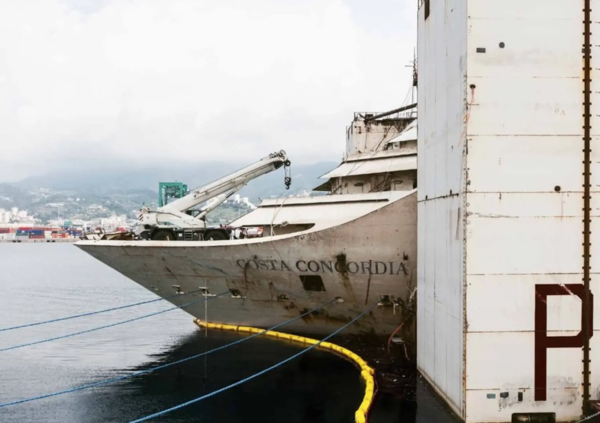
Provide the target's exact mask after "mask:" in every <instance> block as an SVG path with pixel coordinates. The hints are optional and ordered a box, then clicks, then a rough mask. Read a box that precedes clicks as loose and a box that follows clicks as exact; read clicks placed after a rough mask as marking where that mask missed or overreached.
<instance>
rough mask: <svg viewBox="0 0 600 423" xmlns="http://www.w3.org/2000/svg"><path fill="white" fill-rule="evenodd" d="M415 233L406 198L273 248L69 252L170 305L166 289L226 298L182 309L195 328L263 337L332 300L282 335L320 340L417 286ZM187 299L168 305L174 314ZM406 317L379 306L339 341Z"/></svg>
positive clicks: (180, 245) (245, 244)
mask: <svg viewBox="0 0 600 423" xmlns="http://www.w3.org/2000/svg"><path fill="white" fill-rule="evenodd" d="M332 206H333V207H339V206H337V205H332ZM416 223H417V222H416V195H415V194H411V195H409V196H407V197H405V198H402V199H400V200H398V201H395V202H393V203H391V204H389V205H386V206H384V207H382V208H380V209H378V210H376V211H374V212H371V213H369V214H366V215H364V216H362V217H360V218H358V219H356V220H353V221H350V222H347V223H345V224H342V225H339V226H333V227H330V228H327V229H323V230H308V231H303V232H299V233H297V234H293V235H289V236H283V237H275V238H272V239H270V238H261V239H252V240H238V241H226V242H225V241H223V242H221V243H214V242H213V243H208V242H207V243H194V245H193V246H191V244H190V243H189V242H185V241H183V242H161V241H152V242H149V241H145V242H130V241H123V242H119V241H83V242H80V243H78V244H76V245H77V246H78V247H79V248H81V249H82V250H83V251H85V252H87V253H89V254H90V255H92V256H94V257H95V258H97V259H98V260H100V261H101V262H103V263H105V264H106V265H108V266H110V267H112V268H114V269H115V270H117V271H118V272H120V273H122V274H123V275H125V276H127V277H128V278H130V279H132V280H133V281H135V282H137V283H138V284H140V285H142V286H144V287H145V288H147V289H149V290H151V291H153V292H155V293H156V294H158V295H160V296H163V297H167V296H173V294H174V293H175V291H174V288H173V285H178V286H179V287H181V289H182V290H183V291H192V290H197V289H198V288H199V287H207V288H208V290H209V292H210V294H218V293H221V292H226V291H228V293H227V294H226V295H223V296H219V297H218V298H214V299H212V300H210V301H208V302H205V303H199V304H198V305H194V306H191V307H188V308H186V309H185V310H186V311H187V312H188V313H190V314H191V315H193V316H195V317H197V318H199V319H204V318H205V313H206V314H207V316H208V320H209V321H211V322H221V323H230V324H237V325H249V326H255V327H263V328H266V327H270V326H273V325H276V324H278V323H281V322H282V321H285V320H288V319H291V318H293V317H296V316H298V315H300V314H302V313H304V312H306V311H307V310H309V309H312V308H314V307H317V306H318V305H320V304H323V303H326V302H328V301H330V300H331V299H332V298H334V297H340V298H341V299H342V300H343V302H337V303H334V304H331V305H329V306H327V307H325V308H324V309H323V310H322V312H320V313H317V314H313V315H312V316H311V317H309V318H305V319H299V320H297V321H296V322H294V323H292V324H290V325H288V326H286V331H289V332H295V333H303V334H325V333H330V332H332V331H333V330H334V329H335V328H338V327H340V326H341V325H343V324H344V323H346V322H348V321H350V320H351V319H352V318H353V317H355V316H356V315H357V314H358V313H360V312H361V311H362V310H364V309H365V308H366V307H368V306H370V305H372V304H374V303H376V302H379V301H380V300H381V298H382V296H394V298H395V299H397V300H399V301H400V303H402V302H405V301H407V299H408V297H409V296H410V293H411V292H412V291H413V289H414V286H415V285H416V274H415V272H416V232H417V228H416ZM232 293H234V294H238V293H239V294H240V295H239V297H238V298H236V296H235V295H232ZM194 295H195V294H191V295H189V296H188V295H185V296H180V297H176V298H175V299H173V300H170V301H171V302H173V303H174V304H183V303H185V302H189V301H192V299H190V298H197V297H195V296H194ZM199 295H201V294H198V296H199ZM405 315H406V313H405V312H404V311H403V308H402V307H399V306H398V305H397V306H396V307H394V306H392V305H391V304H384V305H381V306H379V307H376V308H375V309H374V310H373V312H372V313H371V314H370V315H369V316H366V317H365V318H363V319H361V320H360V321H359V322H358V323H357V324H355V325H353V326H352V327H351V328H348V329H347V333H375V334H389V333H391V332H392V331H393V330H394V329H396V328H397V327H398V325H400V323H401V322H402V321H403V316H405Z"/></svg>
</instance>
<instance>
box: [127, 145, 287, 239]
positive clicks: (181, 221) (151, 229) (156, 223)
mask: <svg viewBox="0 0 600 423" xmlns="http://www.w3.org/2000/svg"><path fill="white" fill-rule="evenodd" d="M290 164H291V163H290V160H289V159H288V157H287V155H286V153H285V151H283V150H281V151H279V152H275V153H272V154H269V155H268V156H267V157H264V158H262V159H261V160H259V161H257V162H255V163H253V164H251V165H249V166H246V167H244V168H243V169H240V170H238V171H236V172H233V173H231V174H229V175H227V176H225V177H223V178H220V179H218V180H216V181H213V182H211V183H209V184H207V185H204V186H202V187H200V188H197V189H195V190H193V191H191V192H190V193H189V194H187V195H185V196H184V197H182V198H179V199H177V200H175V201H173V202H171V203H168V204H166V205H164V206H162V207H159V208H157V209H156V210H151V209H149V208H144V209H142V212H141V214H140V216H139V220H140V225H139V229H138V231H137V233H138V235H139V236H140V237H141V238H144V239H152V240H205V239H213V240H224V239H229V238H230V233H229V232H228V231H227V230H226V229H223V228H213V229H208V228H206V221H205V219H204V218H205V216H206V215H207V214H208V213H209V212H210V211H212V210H214V209H215V208H216V207H217V206H218V205H219V204H222V203H223V202H224V201H225V200H227V199H228V198H229V197H231V196H232V195H233V194H235V193H236V192H238V191H239V190H240V189H242V188H243V187H244V186H246V184H248V182H250V181H252V180H253V179H256V178H258V177H260V176H262V175H265V174H267V173H270V172H273V171H275V170H277V169H279V168H281V167H285V168H286V169H287V168H289V166H290ZM284 182H285V186H286V189H289V187H290V184H291V182H292V179H291V177H290V176H289V175H287V173H286V176H285V179H284ZM208 200H213V202H212V204H209V205H207V206H206V207H204V209H202V210H200V211H199V213H198V214H197V215H193V214H192V213H191V210H192V209H193V208H194V207H196V206H198V205H200V204H202V203H204V202H206V201H208Z"/></svg>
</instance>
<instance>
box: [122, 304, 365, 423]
mask: <svg viewBox="0 0 600 423" xmlns="http://www.w3.org/2000/svg"><path fill="white" fill-rule="evenodd" d="M375 306H377V303H376V304H373V305H372V306H371V307H369V308H368V309H366V310H365V311H363V312H362V313H361V314H359V315H358V316H357V317H355V318H354V319H352V320H351V321H350V322H348V323H346V324H345V325H344V326H342V327H341V328H339V329H338V330H336V331H335V332H333V333H332V334H331V335H327V336H326V337H325V338H323V339H322V340H320V341H319V342H317V343H316V344H314V345H311V346H310V347H308V348H305V349H303V350H302V351H300V352H299V353H297V354H294V355H293V356H291V357H289V358H286V359H285V360H283V361H280V362H279V363H277V364H274V365H273V366H271V367H269V368H267V369H265V370H261V371H260V372H258V373H255V374H253V375H252V376H249V377H247V378H245V379H242V380H240V381H237V382H235V383H232V384H231V385H228V386H225V387H224V388H221V389H217V390H216V391H213V392H210V393H208V394H206V395H203V396H201V397H199V398H196V399H193V400H190V401H188V402H184V403H183V404H179V405H176V406H175V407H171V408H168V409H166V410H163V411H159V412H158V413H154V414H150V415H149V416H146V417H142V418H141V419H137V420H133V421H131V422H129V423H139V422H145V421H146V420H150V419H153V418H155V417H159V416H163V415H165V414H167V413H170V412H171V411H175V410H179V409H180V408H183V407H187V406H188V405H191V404H194V403H196V402H199V401H202V400H205V399H207V398H210V397H212V396H215V395H217V394H220V393H221V392H223V391H226V390H228V389H231V388H235V387H236V386H238V385H241V384H242V383H245V382H248V381H249V380H252V379H254V378H256V377H258V376H261V375H263V374H265V373H267V372H269V371H271V370H273V369H276V368H277V367H279V366H282V365H283V364H286V363H288V362H289V361H292V360H293V359H294V358H296V357H299V356H301V355H302V354H304V353H306V352H308V351H310V350H312V349H313V348H316V347H317V346H319V345H320V344H321V343H323V342H325V341H326V340H328V339H329V338H331V337H333V336H334V335H337V334H338V333H340V332H341V331H343V330H344V329H346V328H347V327H348V326H350V325H351V324H352V323H354V322H356V321H357V320H358V319H360V318H361V317H363V316H364V315H365V314H367V313H368V312H369V311H371V310H372V309H373V308H374V307H375Z"/></svg>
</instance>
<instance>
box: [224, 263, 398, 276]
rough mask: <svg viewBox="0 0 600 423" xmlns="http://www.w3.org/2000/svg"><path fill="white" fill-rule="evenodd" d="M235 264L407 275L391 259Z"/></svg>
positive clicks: (250, 267)
mask: <svg viewBox="0 0 600 423" xmlns="http://www.w3.org/2000/svg"><path fill="white" fill-rule="evenodd" d="M236 263H237V265H238V266H239V267H241V268H242V269H253V270H275V271H286V272H292V271H298V272H302V273H334V272H337V273H352V274H356V273H360V274H363V275H401V274H402V275H408V270H407V269H406V265H405V264H404V263H403V262H399V263H395V262H393V261H390V262H383V261H373V260H370V261H358V262H356V261H348V262H346V263H343V262H340V261H324V260H297V261H296V262H290V263H288V262H286V261H285V260H258V259H257V260H244V259H240V260H237V262H236Z"/></svg>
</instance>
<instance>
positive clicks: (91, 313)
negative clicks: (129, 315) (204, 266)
mask: <svg viewBox="0 0 600 423" xmlns="http://www.w3.org/2000/svg"><path fill="white" fill-rule="evenodd" d="M203 290H204V289H197V290H195V291H190V292H185V293H180V294H175V295H171V296H169V297H164V298H162V297H161V298H157V299H155V300H148V301H141V302H138V303H133V304H127V305H123V306H119V307H112V308H106V309H104V310H98V311H91V312H88V313H82V314H74V315H72V316H67V317H59V318H56V319H51V320H44V321H43V322H36V323H27V324H24V325H18V326H11V327H8V328H0V332H7V331H9V330H15V329H23V328H28V327H32V326H39V325H45V324H48V323H55V322H62V321H64V320H71V319H78V318H80V317H87V316H93V315H94V314H101V313H108V312H109V311H115V310H122V309H124V308H129V307H135V306H139V305H144V304H150V303H154V302H157V301H163V300H169V299H171V298H175V297H178V296H180V295H188V294H193V293H194V292H200V291H203Z"/></svg>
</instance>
